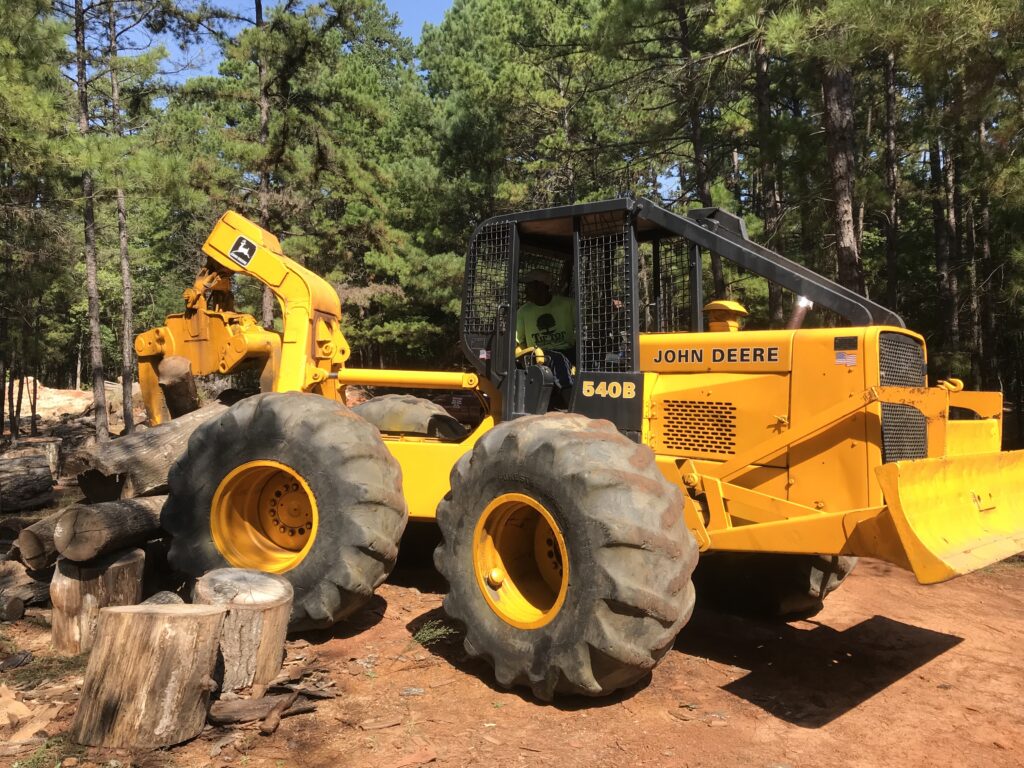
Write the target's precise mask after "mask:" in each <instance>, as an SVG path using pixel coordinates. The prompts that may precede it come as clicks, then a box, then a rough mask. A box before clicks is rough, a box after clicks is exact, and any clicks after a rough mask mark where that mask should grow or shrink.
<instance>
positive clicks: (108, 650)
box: [71, 605, 224, 749]
mask: <svg viewBox="0 0 1024 768" xmlns="http://www.w3.org/2000/svg"><path fill="white" fill-rule="evenodd" d="M223 619H224V608H223V606H216V605H132V606H123V607H116V608H104V609H103V610H102V611H100V616H99V623H98V626H97V631H96V643H95V646H94V648H93V651H92V655H91V656H90V657H89V666H88V667H87V668H86V671H85V682H84V683H83V685H82V695H81V698H80V699H79V704H78V711H77V712H76V713H75V719H74V721H73V722H72V724H71V738H72V740H73V741H75V742H76V743H78V744H87V745H90V746H95V747H108V748H112V749H117V748H131V749H155V748H158V747H167V746H170V745H172V744H180V743H181V742H183V741H187V740H188V739H191V738H194V737H195V736H198V735H199V733H200V731H202V730H203V725H204V724H205V723H206V710H207V708H208V706H209V701H210V692H211V691H212V690H213V689H214V688H215V683H214V682H213V679H212V676H213V669H214V665H215V664H216V662H217V641H218V638H219V637H220V634H221V624H222V622H223Z"/></svg>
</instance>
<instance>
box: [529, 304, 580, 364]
mask: <svg viewBox="0 0 1024 768" xmlns="http://www.w3.org/2000/svg"><path fill="white" fill-rule="evenodd" d="M516 342H517V343H518V344H520V345H524V346H527V347H540V348H541V349H543V350H551V351H561V350H565V349H572V348H573V347H575V346H576V306H575V304H574V303H573V300H572V299H570V298H569V297H568V296H560V295H557V294H556V295H554V296H552V297H551V301H549V302H548V303H547V304H545V305H544V306H537V305H536V304H532V303H530V302H526V303H525V304H523V306H521V307H520V308H519V312H518V313H517V315H516Z"/></svg>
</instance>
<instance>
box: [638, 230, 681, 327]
mask: <svg viewBox="0 0 1024 768" xmlns="http://www.w3.org/2000/svg"><path fill="white" fill-rule="evenodd" d="M689 246H690V244H689V243H688V242H687V241H686V240H684V239H682V238H672V239H671V240H662V241H661V242H660V243H659V245H658V248H657V252H656V253H655V249H654V248H653V247H652V248H651V257H650V262H649V263H650V272H651V277H650V279H649V283H650V289H651V299H650V301H651V302H652V303H653V304H654V311H653V312H650V313H642V314H641V317H643V315H644V314H647V315H648V316H649V321H648V322H647V323H645V324H644V325H643V326H642V327H641V330H643V331H645V332H648V333H672V332H676V331H689V330H690V255H689V251H690V247H689ZM655 255H656V256H657V258H655Z"/></svg>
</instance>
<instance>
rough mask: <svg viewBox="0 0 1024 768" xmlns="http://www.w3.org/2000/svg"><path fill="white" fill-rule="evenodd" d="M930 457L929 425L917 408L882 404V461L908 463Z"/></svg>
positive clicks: (898, 404) (896, 404)
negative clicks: (911, 460) (908, 461)
mask: <svg viewBox="0 0 1024 768" xmlns="http://www.w3.org/2000/svg"><path fill="white" fill-rule="evenodd" d="M927 456H928V424H927V422H926V421H925V418H924V414H923V413H921V412H920V411H919V410H917V408H914V407H913V406H910V405H902V404H900V403H882V461H883V462H885V463H886V464H888V463H889V462H890V461H907V460H910V459H924V458H926V457H927Z"/></svg>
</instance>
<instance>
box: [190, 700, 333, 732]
mask: <svg viewBox="0 0 1024 768" xmlns="http://www.w3.org/2000/svg"><path fill="white" fill-rule="evenodd" d="M282 704H287V706H285V707H282V709H281V717H288V716H289V715H299V714H303V713H305V712H312V711H315V707H314V706H313V705H312V704H311V702H310V701H309V700H308V699H299V698H297V695H296V694H295V693H290V694H289V693H282V694H277V695H275V696H264V697H263V698H261V699H235V700H233V701H215V702H213V704H212V705H210V714H209V715H208V718H207V719H208V720H209V721H210V725H233V724H234V723H251V722H254V721H256V720H262V719H264V718H265V717H267V716H268V715H269V714H270V713H271V712H272V711H273V710H274V709H275V708H277V707H280V706H281V705H282Z"/></svg>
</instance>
